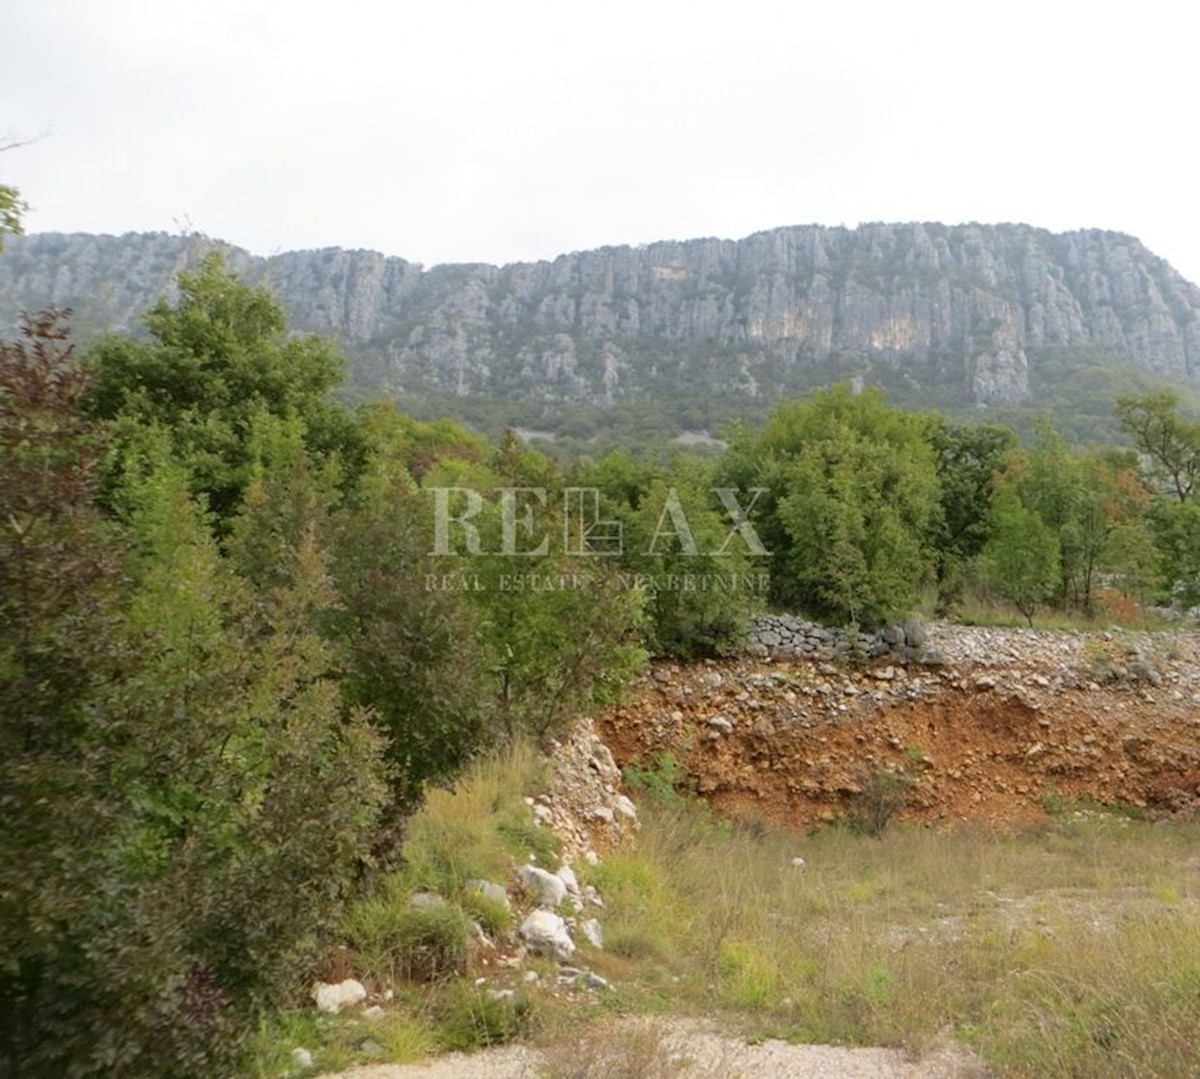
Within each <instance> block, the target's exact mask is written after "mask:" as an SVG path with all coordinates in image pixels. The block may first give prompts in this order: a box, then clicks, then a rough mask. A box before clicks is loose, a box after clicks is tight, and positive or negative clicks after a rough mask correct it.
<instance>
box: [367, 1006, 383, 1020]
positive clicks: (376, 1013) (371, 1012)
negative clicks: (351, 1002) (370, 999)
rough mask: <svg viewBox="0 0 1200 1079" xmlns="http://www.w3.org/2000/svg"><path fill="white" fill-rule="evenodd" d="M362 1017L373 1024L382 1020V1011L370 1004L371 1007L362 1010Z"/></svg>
mask: <svg viewBox="0 0 1200 1079" xmlns="http://www.w3.org/2000/svg"><path fill="white" fill-rule="evenodd" d="M362 1016H363V1018H364V1019H369V1020H370V1021H371V1022H372V1023H374V1022H375V1021H376V1020H378V1019H382V1018H383V1016H384V1011H383V1009H382V1008H381V1007H380V1006H379V1005H378V1004H372V1005H371V1007H369V1008H364V1009H363V1013H362Z"/></svg>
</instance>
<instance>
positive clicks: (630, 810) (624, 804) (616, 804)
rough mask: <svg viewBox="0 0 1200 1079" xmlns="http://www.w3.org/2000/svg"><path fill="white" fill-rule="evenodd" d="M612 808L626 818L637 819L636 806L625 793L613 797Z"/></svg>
mask: <svg viewBox="0 0 1200 1079" xmlns="http://www.w3.org/2000/svg"><path fill="white" fill-rule="evenodd" d="M613 808H614V809H615V810H616V811H617V812H618V813H620V814H621V816H622V817H625V818H626V819H627V820H637V815H638V814H637V806H635V805H634V804H633V802H632V801H630V800H629V799H628V798H627V797H625V795H623V794H618V795H617V796H616V798H614V799H613Z"/></svg>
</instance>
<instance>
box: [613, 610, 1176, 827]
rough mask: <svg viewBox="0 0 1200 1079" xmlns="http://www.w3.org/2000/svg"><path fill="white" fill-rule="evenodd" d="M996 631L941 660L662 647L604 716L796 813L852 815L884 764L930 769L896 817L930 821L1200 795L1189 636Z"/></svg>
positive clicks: (747, 800) (999, 820) (725, 805)
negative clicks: (834, 658) (693, 656)
mask: <svg viewBox="0 0 1200 1079" xmlns="http://www.w3.org/2000/svg"><path fill="white" fill-rule="evenodd" d="M984 632H986V633H988V634H990V636H989V637H988V638H987V643H988V644H989V645H991V646H993V647H992V648H991V650H990V651H986V652H985V651H981V650H979V649H976V653H977V654H971V653H970V652H969V651H968V653H967V654H966V658H961V659H958V660H952V661H950V662H949V663H948V664H947V665H946V666H944V667H940V668H938V669H933V670H931V669H926V668H921V667H912V668H907V669H906V668H904V667H900V666H897V665H889V664H886V663H881V664H879V665H877V666H875V667H873V668H869V669H865V670H857V671H855V670H849V669H846V668H844V667H835V666H832V665H830V664H828V663H815V662H808V661H800V660H787V661H768V660H750V659H740V660H730V661H724V662H708V663H704V664H696V665H681V664H661V665H658V666H656V667H655V668H654V670H653V671H652V673H651V675H650V677H648V678H647V679H646V680H645V681H644V682H643V683H642V684H641V685H639V686H638V687H637V689H636V691H635V693H634V695H633V696H632V698H631V700H630V701H629V702H628V703H626V704H625V705H624V706H621V707H617V708H613V709H610V710H609V711H608V712H607V713H606V714H605V715H604V716H603V717H601V719H600V722H599V724H598V726H599V730H600V734H601V735H602V737H603V738H604V740H605V742H606V743H607V744H608V746H609V747H610V748H611V750H612V752H613V754H614V756H615V757H616V760H617V763H618V764H619V765H621V766H625V765H627V764H629V763H630V762H633V761H642V762H646V761H649V760H653V758H655V757H656V756H657V755H660V754H663V753H670V754H672V756H673V757H674V758H675V759H676V760H677V761H678V762H679V763H680V764H681V765H682V766H683V768H684V770H685V771H686V774H687V777H688V780H689V782H690V784H691V785H692V786H693V787H694V789H695V790H697V791H698V792H699V793H701V794H703V795H704V796H705V797H706V798H707V799H709V801H710V802H711V803H712V804H713V805H714V806H715V807H717V808H718V809H719V810H721V811H723V812H726V813H729V814H732V815H736V816H739V817H749V818H759V819H764V820H767V821H770V822H772V823H776V824H781V825H784V826H787V827H792V828H799V829H807V828H810V827H813V826H816V825H819V824H822V823H828V822H831V821H834V820H837V819H840V818H842V817H844V816H846V815H847V814H848V813H850V812H851V811H852V810H853V809H854V807H855V805H856V803H857V802H860V801H861V791H862V789H863V786H864V783H867V782H869V777H870V775H871V773H873V772H878V771H880V770H881V769H886V768H888V767H893V768H900V769H903V770H904V772H905V773H906V774H907V775H909V776H912V777H915V778H916V779H917V780H918V782H917V785H916V786H915V787H914V788H913V790H912V792H911V794H910V796H909V799H908V802H907V804H906V806H905V808H904V809H903V810H902V811H901V813H900V817H901V818H902V819H908V820H913V821H921V822H929V823H947V824H949V823H953V822H958V821H966V820H971V821H982V822H988V823H992V824H997V825H1004V826H1009V825H1023V824H1029V823H1032V822H1035V821H1037V820H1040V819H1042V818H1044V817H1045V815H1046V811H1047V808H1048V807H1053V806H1055V805H1056V804H1061V803H1063V802H1068V803H1069V802H1076V801H1088V800H1093V801H1096V802H1099V803H1103V804H1107V805H1117V804H1123V805H1128V806H1131V807H1135V808H1137V809H1140V810H1144V811H1146V812H1147V813H1149V814H1157V815H1164V816H1165V815H1174V814H1179V815H1183V814H1187V813H1190V812H1192V811H1193V810H1194V808H1195V806H1196V805H1200V695H1198V693H1197V690H1198V688H1200V686H1198V684H1197V683H1198V682H1200V665H1198V664H1197V662H1196V660H1197V655H1196V642H1195V640H1194V638H1191V637H1184V636H1183V635H1176V636H1174V637H1172V638H1171V639H1170V640H1169V641H1167V642H1166V643H1165V646H1164V645H1163V643H1162V642H1157V643H1152V644H1151V645H1150V646H1149V647H1148V646H1147V640H1149V638H1142V639H1141V640H1140V643H1138V644H1135V645H1133V646H1130V647H1129V648H1126V647H1125V646H1124V643H1123V641H1122V640H1118V641H1117V642H1115V643H1114V642H1113V638H1112V636H1111V635H1102V636H1100V637H1097V638H1096V639H1095V640H1091V639H1088V638H1084V637H1083V635H1078V634H1072V635H1069V642H1073V643H1070V647H1068V646H1067V645H1064V644H1063V643H1062V639H1061V638H1056V637H1053V635H1046V636H1038V637H1030V636H1028V635H1024V636H1020V635H1017V634H1016V631H1014V636H1013V639H1015V640H1016V641H1017V645H1016V646H1014V647H1012V648H1003V647H995V643H996V642H995V638H996V637H997V635H999V637H1000V638H1001V639H1002V640H1004V641H1008V643H1011V641H1009V640H1008V638H1005V637H1004V633H1005V631H984ZM1048 640H1049V641H1050V647H1049V652H1047V650H1046V642H1047V641H1048ZM1097 641H1098V642H1099V643H1096V642H1097ZM1039 650H1040V651H1039ZM1126 655H1128V656H1132V657H1133V658H1132V659H1131V660H1128V661H1127V662H1125V657H1126ZM985 656H986V658H983V657H985Z"/></svg>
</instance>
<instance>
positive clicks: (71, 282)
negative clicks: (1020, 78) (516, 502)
mask: <svg viewBox="0 0 1200 1079" xmlns="http://www.w3.org/2000/svg"><path fill="white" fill-rule="evenodd" d="M208 246H210V243H209V241H205V240H201V239H197V238H191V237H176V236H168V235H164V234H151V235H141V234H137V235H135V234H131V235H127V236H121V237H112V236H91V235H56V234H45V235H34V236H28V237H15V238H13V239H11V240H10V241H8V243H7V244H6V250H5V253H4V255H3V257H0V322H2V323H4V324H11V323H12V322H13V321H14V320H15V318H16V315H17V313H18V311H19V310H20V309H22V308H32V307H40V306H44V305H47V304H50V303H54V304H59V305H72V306H74V307H76V308H77V310H78V311H79V325H80V327H81V329H83V330H84V331H85V332H91V331H96V330H99V329H103V328H108V327H114V328H118V329H128V328H130V327H132V326H134V325H135V324H136V321H137V318H138V316H139V315H140V313H141V312H142V311H144V310H145V309H146V307H147V306H148V305H149V304H150V303H151V302H153V300H154V299H155V298H156V297H158V296H159V295H161V294H163V293H165V292H169V290H170V288H171V282H172V280H173V279H174V277H175V275H176V274H177V273H178V271H179V270H180V269H181V268H182V267H184V266H186V265H188V264H189V263H192V262H194V261H195V260H196V259H197V258H198V257H199V255H200V254H201V253H202V252H203V251H204V250H205V249H206V247H208ZM227 250H228V251H229V260H230V264H231V265H232V267H233V268H234V269H236V270H238V271H239V272H241V273H243V274H245V275H246V276H247V277H249V278H250V279H252V280H255V281H263V282H266V283H269V284H270V285H271V287H272V288H274V289H275V290H276V292H277V293H278V294H279V296H280V297H281V299H282V300H283V302H284V304H285V306H286V307H287V309H288V311H289V314H290V316H291V319H292V323H293V325H295V326H296V327H298V328H301V329H304V330H312V331H317V332H321V333H329V334H334V335H336V336H338V337H339V338H340V339H341V340H342V341H343V343H344V344H345V345H346V346H347V348H348V349H349V351H350V352H351V354H352V358H353V360H354V368H355V372H354V377H355V380H356V381H357V382H358V383H359V384H360V385H361V386H364V387H369V388H371V389H375V390H379V389H385V390H389V391H392V392H402V393H406V394H409V395H410V396H415V397H420V396H421V395H422V394H425V395H428V394H437V395H446V394H457V395H462V396H470V395H493V396H494V395H511V396H519V395H530V394H532V395H537V396H541V397H544V398H546V399H548V400H573V401H588V402H594V403H601V404H603V403H613V402H618V401H621V400H626V399H641V398H645V397H646V396H647V395H649V396H650V397H651V398H653V397H654V395H656V394H657V395H659V396H664V395H670V394H672V393H673V392H674V393H677V392H679V391H680V390H681V389H688V390H696V389H701V390H703V391H704V392H705V393H707V394H710V395H711V394H715V393H725V394H731V395H735V396H740V397H743V398H746V397H762V396H764V395H765V396H770V395H774V394H776V393H779V392H785V391H787V390H789V389H796V388H798V387H803V386H805V385H808V384H812V383H814V381H816V382H819V381H821V380H827V379H828V377H831V376H837V377H842V376H853V375H858V376H861V377H864V378H865V379H866V380H867V381H879V382H881V383H883V384H885V385H887V386H889V387H892V388H895V387H901V388H903V387H908V388H909V389H911V390H913V391H914V392H928V393H932V394H933V395H934V397H935V398H936V399H937V400H939V401H944V400H946V399H955V400H959V401H960V402H975V403H978V404H986V403H990V402H1020V401H1024V400H1026V399H1027V398H1028V397H1029V394H1030V370H1031V365H1036V364H1038V363H1044V362H1049V361H1050V360H1052V359H1053V358H1055V357H1059V358H1061V357H1062V356H1064V355H1069V354H1090V355H1096V354H1100V355H1103V356H1105V357H1108V358H1111V359H1113V360H1117V361H1120V362H1124V363H1128V364H1131V365H1133V366H1135V367H1137V368H1140V369H1141V370H1143V371H1146V372H1150V373H1153V374H1156V375H1160V376H1163V377H1165V378H1168V379H1171V380H1174V381H1177V382H1181V383H1194V382H1196V381H1197V380H1198V379H1200V290H1198V289H1197V288H1196V287H1195V286H1193V285H1192V284H1190V283H1189V282H1187V281H1185V280H1184V279H1183V278H1182V277H1180V276H1179V274H1177V273H1176V272H1175V271H1174V270H1172V269H1171V267H1170V266H1169V265H1167V263H1166V262H1164V261H1163V260H1162V259H1159V258H1157V257H1155V256H1154V255H1153V254H1151V253H1150V252H1149V251H1147V250H1146V248H1145V247H1143V246H1142V245H1141V244H1140V243H1139V242H1138V241H1137V240H1135V239H1133V238H1132V237H1129V236H1125V235H1121V234H1118V233H1112V232H1100V231H1094V230H1084V231H1078V232H1068V233H1051V232H1047V231H1045V230H1042V229H1036V228H1032V227H1029V226H1026V225H962V226H953V227H950V226H943V225H937V224H928V223H925V224H921V223H913V224H870V225H863V226H860V227H858V228H855V229H847V228H825V227H821V226H816V225H810V226H799V227H794V228H783V229H776V230H773V231H770V232H763V233H758V234H756V235H753V236H749V237H747V238H745V239H743V240H737V241H734V240H717V239H702V240H690V241H683V242H664V243H655V244H650V245H647V246H644V247H636V248H634V247H606V248H601V249H599V250H595V251H586V252H579V253H575V254H570V255H562V256H560V257H559V258H557V259H555V260H554V261H552V262H537V263H514V264H512V265H508V266H503V267H496V266H488V265H447V266H436V267H434V268H432V269H429V270H425V269H422V267H420V266H419V265H417V264H414V263H410V262H406V261H405V260H403V259H399V258H385V257H384V256H383V255H380V254H378V253H375V252H369V251H343V250H340V249H328V250H323V251H301V252H289V253H285V254H280V255H276V256H274V257H272V258H268V259H264V258H256V257H252V256H250V255H248V254H247V253H246V252H244V251H241V250H238V249H236V248H229V249H227Z"/></svg>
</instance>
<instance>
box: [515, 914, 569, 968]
mask: <svg viewBox="0 0 1200 1079" xmlns="http://www.w3.org/2000/svg"><path fill="white" fill-rule="evenodd" d="M520 934H521V939H522V940H524V941H525V943H526V944H528V945H529V949H530V951H532V952H534V953H535V954H537V955H544V956H546V957H547V958H549V959H557V960H559V961H560V962H562V961H564V960H567V959H570V958H571V956H573V955H574V954H575V942H574V941H573V940H572V939H571V934H570V933H569V932H567V923H566V922H564V921H563V920H562V919H561V918H560V917H559V916H558V915H557V914H555V913H553V912H552V911H549V910H535V911H532V912H531V913H530V914H529V916H528V917H527V918H526V919H525V921H523V922H522V923H521V929H520Z"/></svg>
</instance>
